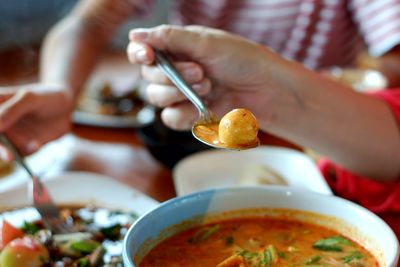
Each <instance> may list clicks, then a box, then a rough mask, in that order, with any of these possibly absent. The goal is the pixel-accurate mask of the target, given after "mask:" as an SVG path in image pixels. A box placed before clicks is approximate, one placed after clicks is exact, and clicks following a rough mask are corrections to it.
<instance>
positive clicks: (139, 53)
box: [135, 49, 148, 63]
mask: <svg viewBox="0 0 400 267" xmlns="http://www.w3.org/2000/svg"><path fill="white" fill-rule="evenodd" d="M135 56H136V59H137V60H139V61H141V62H143V63H147V62H148V59H147V54H146V50H144V49H141V50H139V51H136V53H135Z"/></svg>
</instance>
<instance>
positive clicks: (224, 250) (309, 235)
mask: <svg viewBox="0 0 400 267" xmlns="http://www.w3.org/2000/svg"><path fill="white" fill-rule="evenodd" d="M139 266H140V267H159V266H163V267H170V266H171V267H172V266H174V267H177V266H186V267H197V266H198V267H208V266H210V267H215V266H216V267H256V266H257V267H263V266H293V267H295V266H304V267H307V266H309V267H313V266H314V267H323V266H346V267H347V266H349V267H351V266H354V267H362V266H365V267H373V266H379V264H378V262H377V260H376V259H375V258H374V256H373V255H372V254H371V253H370V252H368V251H367V250H366V249H365V248H364V247H363V246H361V245H360V244H358V243H357V242H355V241H354V240H352V239H350V238H349V237H346V236H344V235H342V234H340V233H339V232H337V231H334V230H331V229H328V228H325V227H323V226H320V225H315V224H311V223H309V222H303V221H297V220H293V219H287V218H270V217H257V218H235V219H229V220H221V221H218V222H213V223H210V224H206V225H202V226H198V227H194V228H190V229H188V230H184V231H182V232H180V233H178V234H175V235H173V236H172V237H169V238H167V239H166V240H164V241H162V242H161V243H159V244H158V245H156V246H155V247H154V248H152V249H151V250H150V251H149V253H147V254H146V255H145V256H144V257H143V259H142V261H141V263H140V265H139Z"/></svg>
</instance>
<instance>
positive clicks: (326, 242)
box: [313, 236, 352, 251]
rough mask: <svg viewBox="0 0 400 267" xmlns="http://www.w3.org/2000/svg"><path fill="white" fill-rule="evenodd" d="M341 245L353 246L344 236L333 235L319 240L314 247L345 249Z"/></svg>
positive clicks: (326, 249)
mask: <svg viewBox="0 0 400 267" xmlns="http://www.w3.org/2000/svg"><path fill="white" fill-rule="evenodd" d="M340 245H347V246H351V245H352V243H351V242H350V240H348V239H346V238H344V237H342V236H333V237H329V238H326V239H321V240H318V241H317V242H315V243H314V245H313V248H315V249H319V250H323V251H343V249H342V247H341V246H340Z"/></svg>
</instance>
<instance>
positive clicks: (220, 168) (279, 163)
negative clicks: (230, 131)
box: [173, 146, 332, 195]
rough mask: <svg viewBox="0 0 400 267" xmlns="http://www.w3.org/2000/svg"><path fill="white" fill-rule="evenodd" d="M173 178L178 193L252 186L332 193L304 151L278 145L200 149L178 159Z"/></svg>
mask: <svg viewBox="0 0 400 267" xmlns="http://www.w3.org/2000/svg"><path fill="white" fill-rule="evenodd" d="M173 179H174V184H175V189H176V192H177V194H178V195H185V194H188V193H192V192H195V191H199V190H204V189H211V188H223V187H230V186H238V187H240V186H249V185H258V186H273V185H280V186H282V185H283V186H290V187H297V188H302V189H307V190H311V191H314V192H319V193H322V194H327V195H330V194H332V191H331V190H330V188H329V186H328V184H327V183H326V181H325V179H324V178H323V177H322V175H321V174H320V172H319V170H318V168H317V166H316V165H315V163H314V162H313V161H312V160H311V159H310V158H309V157H307V156H306V155H305V154H304V153H302V152H300V151H297V150H293V149H289V148H284V147H276V146H260V147H258V148H254V149H249V150H244V151H229V150H207V151H202V152H198V153H195V154H193V155H191V156H188V157H186V158H184V159H182V160H181V161H180V162H178V164H177V165H176V166H175V167H174V169H173Z"/></svg>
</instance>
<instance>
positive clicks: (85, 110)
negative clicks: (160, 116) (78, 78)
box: [73, 57, 155, 128]
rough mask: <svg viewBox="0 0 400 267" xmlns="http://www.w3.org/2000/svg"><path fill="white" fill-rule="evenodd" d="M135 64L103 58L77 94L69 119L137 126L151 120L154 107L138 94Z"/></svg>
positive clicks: (136, 67)
mask: <svg viewBox="0 0 400 267" xmlns="http://www.w3.org/2000/svg"><path fill="white" fill-rule="evenodd" d="M142 82H143V81H142V80H141V78H140V73H139V68H138V66H134V65H131V64H129V63H128V62H127V60H126V58H125V57H123V58H120V57H117V58H113V57H111V58H106V59H104V60H103V61H102V62H101V63H100V64H99V66H98V67H97V68H96V70H95V71H94V73H93V74H92V75H91V77H90V78H89V79H88V82H87V84H86V85H85V87H84V90H83V91H82V93H81V94H80V96H79V99H78V102H77V106H76V109H75V111H74V114H73V121H74V122H75V123H78V124H84V125H91V126H100V127H115V128H125V127H127V128H130V127H132V128H137V127H142V126H144V125H147V124H149V123H151V122H152V121H153V120H154V118H155V110H154V107H153V106H151V105H149V104H148V103H147V102H146V100H145V97H144V96H143V93H141V88H142V87H143V86H142Z"/></svg>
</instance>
